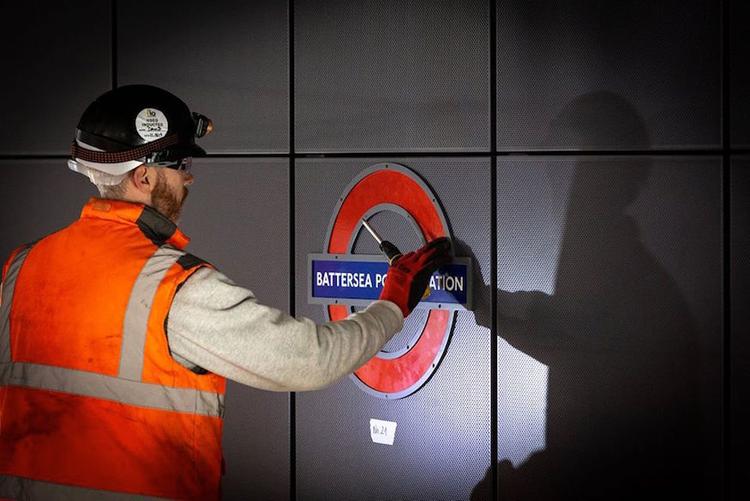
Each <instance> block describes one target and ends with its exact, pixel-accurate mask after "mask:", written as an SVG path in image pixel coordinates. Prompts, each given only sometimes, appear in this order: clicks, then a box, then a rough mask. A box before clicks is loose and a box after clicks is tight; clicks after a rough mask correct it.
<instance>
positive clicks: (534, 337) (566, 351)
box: [456, 92, 702, 500]
mask: <svg viewBox="0 0 750 501" xmlns="http://www.w3.org/2000/svg"><path fill="white" fill-rule="evenodd" d="M548 137H549V139H550V142H551V143H554V144H555V145H558V144H566V145H586V146H592V147H597V148H610V147H611V145H614V144H617V145H618V146H619V147H620V148H622V147H626V148H631V149H632V148H644V147H647V146H648V143H649V141H648V135H647V132H646V128H645V125H644V123H643V120H642V119H641V118H640V116H639V115H638V114H637V112H636V111H635V109H634V108H633V107H632V106H631V105H630V103H628V102H627V101H626V100H625V99H623V98H622V97H620V96H618V95H615V94H612V93H609V92H594V93H590V94H585V95H582V96H579V97H578V98H576V99H575V100H573V101H572V102H570V103H568V105H567V106H566V107H565V108H564V109H563V111H562V112H561V114H560V115H559V116H558V117H557V118H556V120H555V121H554V122H553V126H552V128H551V130H550V131H549V134H548ZM650 170H651V161H650V160H649V159H648V158H647V157H640V156H637V157H629V158H628V159H627V160H618V159H607V160H602V159H599V160H593V159H592V160H586V159H583V160H580V161H578V162H577V163H576V166H575V173H574V178H573V184H572V188H571V194H570V200H569V203H568V210H567V214H566V223H565V231H564V236H563V241H562V246H561V251H560V257H559V263H558V270H557V281H556V288H555V294H554V295H552V296H550V295H547V294H544V293H542V292H537V291H534V292H516V293H509V292H505V291H498V300H497V311H498V325H497V331H498V334H499V336H501V337H502V338H503V339H505V340H506V341H507V342H508V343H510V344H511V345H512V346H514V347H515V348H517V349H519V350H521V351H523V352H524V353H526V354H528V355H529V356H531V357H533V358H535V359H537V360H539V361H540V362H542V363H544V364H546V365H547V366H549V381H548V393H547V395H548V396H547V399H548V401H547V429H546V430H547V431H546V433H547V436H546V449H545V450H543V451H541V452H538V453H536V454H534V455H533V456H531V458H530V459H529V460H528V461H527V462H526V463H524V464H523V465H521V466H520V467H519V468H514V467H513V465H512V464H511V463H510V462H509V461H507V460H504V461H502V462H500V463H499V464H498V471H499V496H500V499H503V500H532V499H533V500H537V499H540V500H541V499H544V500H556V499H639V498H642V497H643V496H645V495H648V496H650V495H659V494H664V495H666V494H667V493H668V494H670V495H672V496H676V498H677V499H692V498H694V497H695V496H699V497H700V495H701V494H700V493H701V488H702V484H701V480H700V471H699V466H698V465H700V446H699V445H695V444H696V442H697V443H700V437H701V434H700V432H699V426H698V417H699V415H698V412H699V411H698V405H697V398H696V393H697V392H696V381H695V380H694V379H695V374H696V372H697V367H696V364H697V361H696V355H697V353H696V347H697V344H696V333H695V326H694V322H693V320H692V319H691V315H690V312H689V310H688V306H687V303H686V301H685V300H684V299H683V297H682V296H681V294H680V291H679V290H678V287H677V285H676V283H675V281H674V280H673V279H672V278H671V277H670V276H669V275H668V273H667V272H666V270H665V269H664V268H663V267H662V266H661V265H660V264H659V262H658V261H657V259H656V258H655V257H654V256H653V255H651V254H650V253H649V251H648V249H647V248H646V247H645V246H644V245H643V243H642V242H641V239H640V235H639V229H638V225H637V223H636V222H635V221H634V220H633V218H632V217H630V216H629V215H627V213H626V210H627V208H628V206H629V205H630V204H631V203H632V202H633V201H634V200H635V199H636V198H637V197H638V195H639V193H640V191H641V190H642V189H643V188H644V187H645V186H646V185H647V183H648V179H649V174H650ZM456 245H457V249H456V253H457V254H458V255H462V254H461V253H462V252H465V253H466V254H464V255H471V250H470V249H468V248H466V246H465V245H464V246H462V242H457V243H456ZM478 268H479V267H478V266H476V265H475V269H478ZM475 283H477V284H482V283H483V281H482V279H481V277H475ZM476 318H477V322H478V323H479V324H481V325H484V326H489V324H490V322H491V317H490V312H488V311H477V312H476ZM501 370H502V369H501ZM499 433H503V430H502V429H501V430H499ZM696 439H698V440H696ZM490 482H491V479H490V472H489V471H488V472H487V475H486V476H485V478H484V479H483V480H482V482H480V484H479V485H477V486H476V487H475V489H474V491H473V492H472V499H487V498H489V497H490V492H491V485H490Z"/></svg>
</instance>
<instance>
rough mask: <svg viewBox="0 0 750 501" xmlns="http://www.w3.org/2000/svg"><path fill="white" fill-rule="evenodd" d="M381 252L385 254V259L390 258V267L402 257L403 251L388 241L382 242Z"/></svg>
mask: <svg viewBox="0 0 750 501" xmlns="http://www.w3.org/2000/svg"><path fill="white" fill-rule="evenodd" d="M380 250H381V251H382V252H383V254H385V257H387V258H388V264H389V265H391V264H393V262H394V261H395V260H396V259H397V258H400V257H401V251H400V250H398V247H396V246H395V245H393V244H392V243H390V242H389V241H388V240H383V241H382V242H380Z"/></svg>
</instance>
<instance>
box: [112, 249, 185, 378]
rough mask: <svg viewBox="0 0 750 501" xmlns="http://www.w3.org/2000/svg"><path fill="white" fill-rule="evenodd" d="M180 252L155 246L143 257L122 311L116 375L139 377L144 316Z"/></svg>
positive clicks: (143, 344) (147, 314) (147, 315)
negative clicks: (140, 268) (150, 253)
mask: <svg viewBox="0 0 750 501" xmlns="http://www.w3.org/2000/svg"><path fill="white" fill-rule="evenodd" d="M183 254H185V253H184V252H182V251H179V250H177V249H175V248H173V247H168V246H164V247H159V248H158V249H157V250H156V252H154V254H153V255H152V256H151V257H150V258H149V260H148V261H146V264H145V265H144V266H143V269H142V270H141V272H140V274H139V275H138V278H137V279H136V281H135V284H134V285H133V290H132V291H131V292H130V300H129V301H128V308H127V310H126V311H125V323H124V325H123V331H122V350H121V352H120V373H119V376H120V377H121V378H125V379H130V380H131V381H140V380H141V373H142V372H143V357H144V352H145V346H146V332H147V331H148V317H149V315H150V314H151V305H152V304H153V301H154V295H155V294H156V289H158V288H159V284H160V283H161V281H162V280H163V279H164V275H166V273H167V271H168V270H169V268H171V267H172V265H174V264H175V263H176V262H177V260H178V259H179V258H180V257H182V255H183Z"/></svg>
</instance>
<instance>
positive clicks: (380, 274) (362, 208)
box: [308, 163, 471, 399]
mask: <svg viewBox="0 0 750 501" xmlns="http://www.w3.org/2000/svg"><path fill="white" fill-rule="evenodd" d="M383 211H391V212H393V213H395V214H397V215H398V217H402V218H405V219H406V220H407V221H408V222H409V223H411V224H410V226H411V227H412V228H414V231H416V232H417V233H418V234H419V235H418V236H419V237H420V239H421V240H422V241H423V242H428V241H430V240H433V239H435V238H438V237H441V236H447V237H450V236H451V235H450V229H449V226H448V223H447V220H446V217H445V214H444V213H443V211H442V209H441V208H440V205H439V203H438V201H437V197H436V196H435V194H434V193H433V192H432V190H431V189H430V188H429V186H427V184H426V183H425V182H424V181H423V180H422V179H421V178H420V177H419V176H418V175H417V174H416V173H415V172H413V171H411V170H410V169H408V168H406V167H404V166H402V165H399V164H394V163H381V164H377V165H374V166H372V167H370V168H368V169H366V170H364V171H363V172H361V173H360V174H359V175H358V176H357V177H356V178H355V179H354V180H353V181H352V183H351V184H350V185H349V186H348V187H347V188H346V190H345V191H344V193H343V194H342V195H341V197H340V198H339V202H338V203H337V204H336V208H335V210H334V213H333V217H332V218H331V222H330V224H329V227H328V231H327V233H326V241H325V254H315V255H310V256H309V257H308V277H309V279H308V300H309V301H310V302H311V303H318V304H323V305H325V306H324V308H325V312H326V317H327V318H328V319H329V320H343V319H345V318H346V317H347V316H349V315H350V314H351V313H352V311H353V307H354V306H364V305H367V304H369V303H370V302H372V301H373V300H376V299H377V298H378V297H379V295H380V291H381V290H382V286H383V281H384V278H385V274H386V273H387V270H388V263H387V261H386V259H385V257H384V256H379V255H378V256H368V255H359V254H353V253H352V252H353V248H354V244H355V242H356V240H357V236H358V235H359V233H360V231H361V230H362V220H363V219H364V220H366V221H368V220H370V219H371V218H372V217H374V216H375V215H377V214H379V213H381V212H383ZM381 236H382V237H383V238H384V239H389V236H388V235H381ZM390 239H391V240H393V238H392V237H390ZM411 250H414V249H401V251H402V252H404V253H406V252H409V251H411ZM470 279H471V262H470V261H469V260H468V259H466V258H454V260H453V262H452V263H450V264H448V265H446V266H444V267H443V268H441V269H440V270H438V271H436V272H435V274H433V276H432V277H431V280H430V292H429V295H428V296H426V297H424V298H423V299H422V301H421V302H420V303H419V304H418V305H417V308H420V309H426V310H428V312H427V315H426V319H425V320H424V322H422V323H421V325H418V326H417V327H416V329H415V331H414V332H407V333H404V334H406V337H407V338H408V339H409V341H408V343H407V345H406V347H405V348H402V349H400V350H398V351H396V352H384V351H381V352H380V353H378V354H377V355H376V356H375V357H373V358H372V359H371V360H370V361H369V362H367V363H366V364H365V365H364V366H362V367H361V368H360V369H359V370H357V371H356V372H355V373H354V374H353V375H352V378H353V380H354V382H355V383H356V384H357V385H358V386H359V387H360V388H362V389H363V390H364V391H366V392H368V393H370V394H372V395H374V396H377V397H380V398H389V399H397V398H403V397H406V396H409V395H411V394H412V393H414V392H415V391H417V390H418V389H419V388H421V387H422V386H423V385H424V384H425V383H426V382H427V380H428V379H429V378H430V376H431V375H432V374H433V372H434V371H435V370H436V369H437V367H438V365H439V363H440V361H441V359H442V357H443V355H444V353H445V351H446V347H447V345H448V341H449V339H450V335H451V332H452V330H453V324H454V319H455V314H456V310H464V309H469V308H470V303H471V284H470ZM409 325H410V326H411V327H410V328H412V329H414V324H413V323H410V324H409ZM405 328H407V327H406V326H405Z"/></svg>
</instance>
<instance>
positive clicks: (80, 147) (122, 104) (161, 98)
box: [73, 85, 213, 170]
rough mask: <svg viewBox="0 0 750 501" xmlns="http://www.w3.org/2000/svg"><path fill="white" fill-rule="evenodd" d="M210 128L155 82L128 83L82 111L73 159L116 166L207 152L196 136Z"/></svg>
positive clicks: (207, 122) (175, 159) (205, 132)
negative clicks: (196, 139) (152, 83)
mask: <svg viewBox="0 0 750 501" xmlns="http://www.w3.org/2000/svg"><path fill="white" fill-rule="evenodd" d="M212 128H213V126H212V123H211V121H210V120H209V119H208V118H206V117H205V116H203V115H200V114H198V113H191V112H190V109H189V108H188V107H187V105H186V104H185V103H184V102H183V101H182V100H181V99H179V98H178V97H177V96H175V95H173V94H171V93H169V92H167V91H165V90H163V89H160V88H158V87H154V86H151V85H126V86H123V87H118V88H117V89H114V90H111V91H109V92H106V93H104V94H102V95H101V96H99V97H98V98H97V99H96V101H94V102H93V103H91V104H90V105H89V107H88V108H86V111H84V112H83V116H81V120H80V122H79V123H78V128H77V130H76V135H75V139H76V140H75V141H74V143H73V158H74V160H76V161H79V160H83V161H85V162H87V163H89V164H91V163H96V164H103V165H109V166H111V167H114V165H113V164H118V165H124V163H128V164H132V162H133V161H134V160H139V161H143V162H144V163H158V162H172V161H177V160H180V159H182V158H186V157H199V156H205V154H206V152H205V150H204V149H203V148H201V147H200V146H198V145H197V144H195V138H196V137H202V136H204V135H206V134H207V133H209V132H211V130H212ZM104 170H110V169H104ZM128 170H129V169H128Z"/></svg>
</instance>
